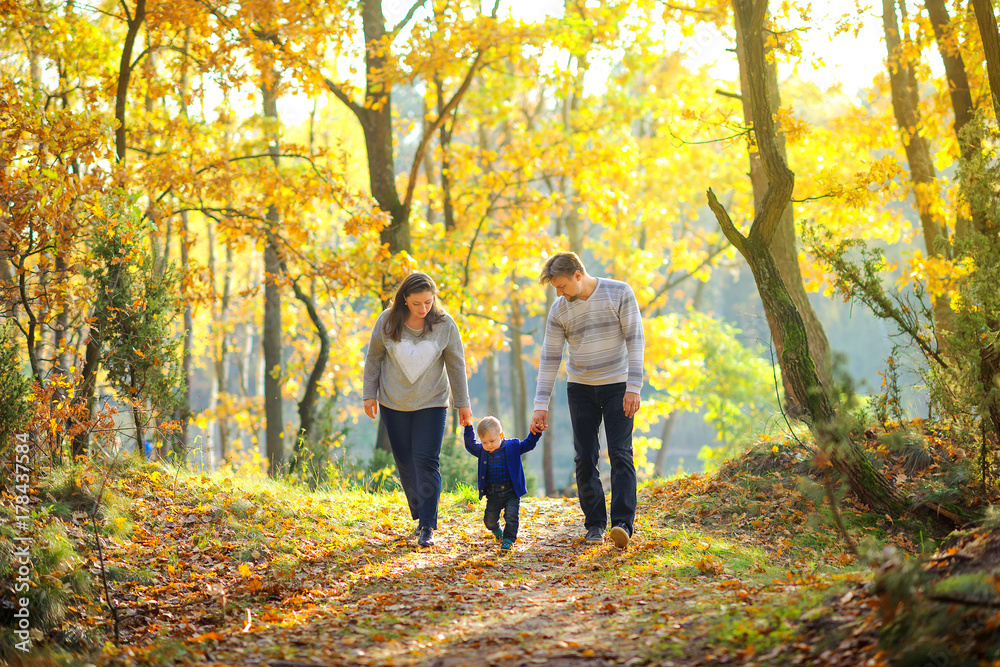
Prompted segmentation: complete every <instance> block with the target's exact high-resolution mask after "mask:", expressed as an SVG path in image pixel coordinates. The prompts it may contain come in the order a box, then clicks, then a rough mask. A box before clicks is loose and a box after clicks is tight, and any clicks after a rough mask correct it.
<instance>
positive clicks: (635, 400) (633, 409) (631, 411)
mask: <svg viewBox="0 0 1000 667" xmlns="http://www.w3.org/2000/svg"><path fill="white" fill-rule="evenodd" d="M641 400H642V399H640V398H639V394H637V393H635V392H634V391H626V392H625V398H624V399H622V407H623V408H624V409H625V416H626V417H634V416H635V413H637V412H639V403H640V402H641Z"/></svg>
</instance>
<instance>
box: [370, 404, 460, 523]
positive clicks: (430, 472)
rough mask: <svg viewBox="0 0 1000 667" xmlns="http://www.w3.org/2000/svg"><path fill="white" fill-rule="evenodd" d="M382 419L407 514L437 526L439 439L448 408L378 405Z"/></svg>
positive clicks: (439, 463)
mask: <svg viewBox="0 0 1000 667" xmlns="http://www.w3.org/2000/svg"><path fill="white" fill-rule="evenodd" d="M379 409H380V410H381V411H382V422H383V423H384V424H385V430H386V432H387V433H388V434H389V445H390V446H391V447H392V457H393V458H394V459H395V461H396V471H397V472H399V483H400V485H401V486H402V487H403V493H405V494H406V502H407V504H408V505H409V506H410V516H412V517H413V518H414V519H417V520H418V521H419V522H420V527H421V528H430V529H431V530H437V523H438V521H437V520H438V500H439V499H440V497H441V460H440V457H441V441H442V440H443V439H444V427H445V422H446V421H447V419H448V409H447V408H424V409H423V410H414V411H413V412H402V411H400V410H391V409H389V408H387V407H385V406H384V405H380V406H379Z"/></svg>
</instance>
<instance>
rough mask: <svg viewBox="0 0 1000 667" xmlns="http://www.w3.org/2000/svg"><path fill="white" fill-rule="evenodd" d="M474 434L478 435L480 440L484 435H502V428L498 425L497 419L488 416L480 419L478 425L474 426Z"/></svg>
mask: <svg viewBox="0 0 1000 667" xmlns="http://www.w3.org/2000/svg"><path fill="white" fill-rule="evenodd" d="M476 433H478V434H479V437H480V438H481V437H483V434H484V433H503V426H501V425H500V420H499V419H497V418H496V417H494V416H493V415H489V416H486V417H483V418H482V419H480V420H479V423H478V424H476Z"/></svg>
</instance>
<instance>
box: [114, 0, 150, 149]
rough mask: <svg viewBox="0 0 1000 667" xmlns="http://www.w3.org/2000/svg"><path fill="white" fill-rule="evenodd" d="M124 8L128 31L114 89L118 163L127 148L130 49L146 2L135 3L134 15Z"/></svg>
mask: <svg viewBox="0 0 1000 667" xmlns="http://www.w3.org/2000/svg"><path fill="white" fill-rule="evenodd" d="M122 6H123V7H124V8H125V19H126V21H127V25H128V31H127V32H126V33H125V43H124V44H123V45H122V57H121V61H120V62H119V64H118V82H117V86H116V88H115V120H117V121H118V127H117V128H115V155H116V156H117V158H118V161H119V162H125V150H126V148H127V135H126V128H127V127H128V126H127V125H126V123H125V108H126V102H127V101H128V100H127V98H128V82H129V79H130V78H131V76H132V48H133V47H134V46H135V38H136V36H137V35H138V34H139V29H140V28H141V27H142V22H143V21H144V20H145V18H146V0H138V1H137V2H136V3H135V13H134V14H133V15H132V16H129V15H128V6H127V5H125V3H122Z"/></svg>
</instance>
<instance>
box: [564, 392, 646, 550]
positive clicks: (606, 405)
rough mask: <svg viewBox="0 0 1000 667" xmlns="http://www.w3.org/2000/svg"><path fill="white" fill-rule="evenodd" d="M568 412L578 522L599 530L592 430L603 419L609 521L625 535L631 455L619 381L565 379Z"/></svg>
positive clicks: (596, 446) (603, 514)
mask: <svg viewBox="0 0 1000 667" xmlns="http://www.w3.org/2000/svg"><path fill="white" fill-rule="evenodd" d="M566 395H567V398H568V399H569V416H570V420H571V421H572V423H573V446H574V448H575V449H576V459H575V460H576V486H577V489H578V493H579V495H580V508H581V509H582V510H583V514H584V517H585V518H584V526H585V527H586V528H587V529H588V530H589V529H590V528H600V529H601V530H604V529H605V528H607V526H608V511H607V508H606V507H605V503H604V486H603V485H602V484H601V473H600V470H598V467H597V466H598V461H599V460H600V456H601V443H600V440H598V432H599V430H600V428H601V421H602V420H603V422H604V434H605V435H606V436H607V440H608V458H610V459H611V526H612V527H614V526H624V527H625V530H627V531H628V533H629V535H631V534H632V524H633V523H634V522H635V505H636V499H635V494H636V490H635V487H636V481H635V463H634V462H633V460H632V422H633V418H632V417H626V416H625V408H624V407H623V406H622V401H623V400H624V398H625V383H624V382H621V383H617V384H604V385H587V384H579V383H577V382H570V383H568V384H567V387H566Z"/></svg>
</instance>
